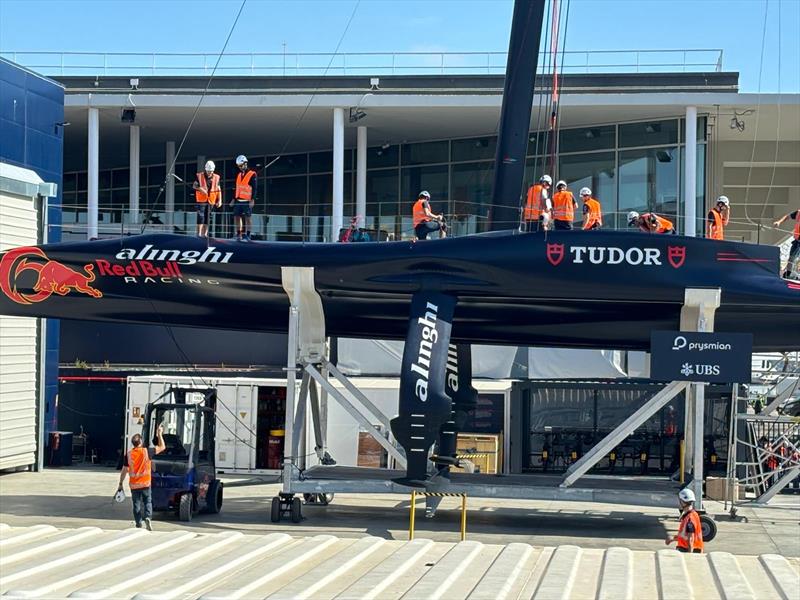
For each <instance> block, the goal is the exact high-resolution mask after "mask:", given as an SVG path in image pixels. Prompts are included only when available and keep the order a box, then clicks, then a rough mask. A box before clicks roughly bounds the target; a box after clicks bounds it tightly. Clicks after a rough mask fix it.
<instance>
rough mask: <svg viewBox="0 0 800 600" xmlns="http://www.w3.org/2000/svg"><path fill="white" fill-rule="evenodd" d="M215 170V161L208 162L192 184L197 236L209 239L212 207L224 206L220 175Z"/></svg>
mask: <svg viewBox="0 0 800 600" xmlns="http://www.w3.org/2000/svg"><path fill="white" fill-rule="evenodd" d="M215 168H216V165H214V161H212V160H209V161H208V162H206V165H205V169H204V170H203V171H200V172H199V173H198V174H197V178H196V180H195V181H194V183H193V184H192V189H194V200H195V204H196V206H197V235H198V236H200V237H208V223H209V221H210V220H211V207H215V208H219V207H220V206H222V190H221V189H220V187H219V175H217V174H216V173H214V169H215Z"/></svg>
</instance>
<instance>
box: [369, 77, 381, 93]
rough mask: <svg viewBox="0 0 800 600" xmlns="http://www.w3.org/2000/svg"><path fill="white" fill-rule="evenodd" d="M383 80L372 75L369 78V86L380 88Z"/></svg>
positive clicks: (375, 88)
mask: <svg viewBox="0 0 800 600" xmlns="http://www.w3.org/2000/svg"><path fill="white" fill-rule="evenodd" d="M380 83H381V80H380V78H379V77H370V78H369V87H370V89H371V90H378V89H380V88H379V87H378V86H379V85H380Z"/></svg>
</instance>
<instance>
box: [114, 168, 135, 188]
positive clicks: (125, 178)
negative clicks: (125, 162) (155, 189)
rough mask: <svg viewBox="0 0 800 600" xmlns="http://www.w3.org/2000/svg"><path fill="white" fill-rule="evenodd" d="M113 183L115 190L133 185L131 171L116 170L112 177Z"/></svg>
mask: <svg viewBox="0 0 800 600" xmlns="http://www.w3.org/2000/svg"><path fill="white" fill-rule="evenodd" d="M111 183H112V187H115V188H122V187H128V186H129V185H130V184H131V181H130V170H128V169H116V170H115V171H114V173H113V174H112V176H111Z"/></svg>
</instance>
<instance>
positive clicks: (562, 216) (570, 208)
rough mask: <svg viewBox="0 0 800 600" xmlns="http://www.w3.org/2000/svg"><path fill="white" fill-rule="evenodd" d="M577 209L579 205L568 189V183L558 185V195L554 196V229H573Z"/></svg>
mask: <svg viewBox="0 0 800 600" xmlns="http://www.w3.org/2000/svg"><path fill="white" fill-rule="evenodd" d="M576 208H578V203H577V202H576V201H575V196H573V194H572V192H570V191H569V190H568V189H567V182H566V181H563V180H562V181H559V182H558V183H556V193H555V194H553V228H554V229H572V221H573V220H574V219H575V209H576Z"/></svg>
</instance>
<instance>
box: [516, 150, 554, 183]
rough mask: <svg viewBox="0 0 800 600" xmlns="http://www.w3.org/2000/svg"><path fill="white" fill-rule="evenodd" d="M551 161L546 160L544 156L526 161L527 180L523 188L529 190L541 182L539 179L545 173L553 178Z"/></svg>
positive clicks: (531, 157)
mask: <svg viewBox="0 0 800 600" xmlns="http://www.w3.org/2000/svg"><path fill="white" fill-rule="evenodd" d="M549 161H550V159H545V158H544V157H543V156H530V157H528V158H527V159H525V179H524V181H523V185H522V188H523V189H524V190H527V189H528V188H529V187H531V186H532V185H533V184H534V183H536V182H537V181H539V178H540V177H541V176H542V175H544V174H545V173H550V175H551V176H552V173H551V171H552V169H550V168H549V166H548V164H545V163H549Z"/></svg>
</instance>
